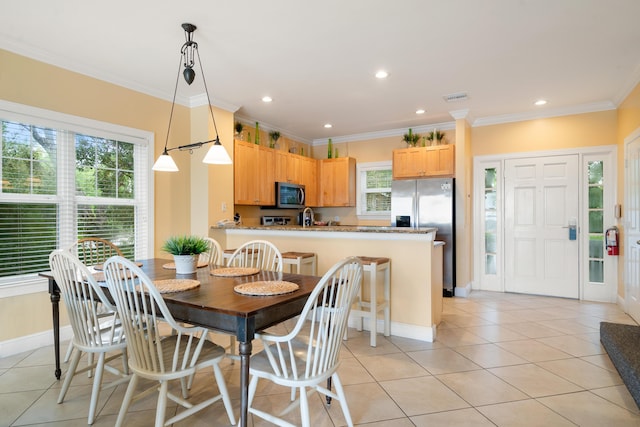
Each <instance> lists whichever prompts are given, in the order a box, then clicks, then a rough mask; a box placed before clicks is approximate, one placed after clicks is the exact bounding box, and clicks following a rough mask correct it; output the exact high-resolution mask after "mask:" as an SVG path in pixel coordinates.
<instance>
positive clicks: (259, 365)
mask: <svg viewBox="0 0 640 427" xmlns="http://www.w3.org/2000/svg"><path fill="white" fill-rule="evenodd" d="M300 338H307V337H304V336H300V337H298V338H294V339H292V340H291V341H290V343H291V347H292V348H293V358H292V357H291V353H290V351H289V348H288V347H287V346H283V348H282V357H283V358H286V360H295V366H296V369H297V372H298V375H299V378H297V379H296V378H295V377H293V376H292V377H291V378H284V377H283V376H281V375H279V374H278V373H277V372H275V371H274V369H273V367H272V365H271V362H269V356H268V355H267V351H268V350H264V351H261V352H258V353H256V354H254V355H252V356H251V363H250V364H249V372H250V373H251V374H252V375H256V376H259V377H262V378H268V379H269V380H271V381H273V382H274V383H276V384H280V385H283V386H287V387H300V386H303V385H307V384H317V383H318V382H321V381H324V380H325V379H327V378H329V377H330V376H331V375H332V374H333V373H334V372H335V371H336V370H337V367H338V365H337V364H336V366H334V367H333V368H332V369H330V370H328V371H325V372H323V373H322V375H317V376H313V375H310V376H308V377H306V378H305V379H304V380H302V379H301V378H304V371H305V367H306V364H307V355H308V351H307V350H308V345H309V342H308V340H305V339H300ZM266 345H267V343H265V347H266ZM271 351H273V352H277V350H276V349H275V348H274V349H272V350H271ZM272 355H273V356H274V357H275V358H278V357H279V356H278V354H276V353H272Z"/></svg>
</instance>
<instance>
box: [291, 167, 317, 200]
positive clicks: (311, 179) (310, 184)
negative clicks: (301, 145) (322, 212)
mask: <svg viewBox="0 0 640 427" xmlns="http://www.w3.org/2000/svg"><path fill="white" fill-rule="evenodd" d="M296 157H298V176H299V177H300V178H299V179H300V184H302V185H304V190H305V197H306V200H305V204H306V205H307V206H318V205H319V204H320V203H319V202H320V201H319V200H318V199H319V197H318V160H316V159H313V158H311V157H302V156H296Z"/></svg>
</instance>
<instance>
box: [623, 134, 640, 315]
mask: <svg viewBox="0 0 640 427" xmlns="http://www.w3.org/2000/svg"><path fill="white" fill-rule="evenodd" d="M625 163H626V168H625V177H624V185H625V201H624V206H625V209H624V216H623V218H625V229H624V233H625V235H626V238H625V245H624V280H625V294H626V304H627V311H628V313H629V315H630V316H631V317H633V318H634V320H635V321H636V322H640V136H636V138H635V139H633V140H632V141H631V142H629V143H628V144H627V145H626V152H625Z"/></svg>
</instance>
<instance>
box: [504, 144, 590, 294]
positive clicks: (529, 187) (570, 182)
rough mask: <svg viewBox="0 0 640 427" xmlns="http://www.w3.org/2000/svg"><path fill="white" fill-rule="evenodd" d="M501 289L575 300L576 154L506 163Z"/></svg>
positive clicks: (577, 287)
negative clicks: (503, 270)
mask: <svg viewBox="0 0 640 427" xmlns="http://www.w3.org/2000/svg"><path fill="white" fill-rule="evenodd" d="M504 178H505V251H504V253H505V290H506V291H507V292H519V293H527V294H538V295H549V296H558V297H566V298H579V296H580V294H579V290H580V289H579V287H580V285H579V264H578V247H579V244H578V239H577V231H576V233H575V234H572V233H571V232H570V228H569V226H571V225H572V226H577V225H578V192H579V191H578V188H579V175H578V155H558V156H548V157H534V158H526V159H512V160H507V161H506V162H505V173H504Z"/></svg>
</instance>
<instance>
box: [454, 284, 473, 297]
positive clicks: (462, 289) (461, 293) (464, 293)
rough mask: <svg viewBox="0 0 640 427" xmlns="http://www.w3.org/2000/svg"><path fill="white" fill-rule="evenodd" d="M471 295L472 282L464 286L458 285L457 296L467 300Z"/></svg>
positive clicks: (455, 292) (455, 293)
mask: <svg viewBox="0 0 640 427" xmlns="http://www.w3.org/2000/svg"><path fill="white" fill-rule="evenodd" d="M470 293H471V282H469V283H467V284H466V285H463V286H459V285H456V288H455V291H454V295H455V296H457V297H462V298H466V297H468V296H469V294H470Z"/></svg>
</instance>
